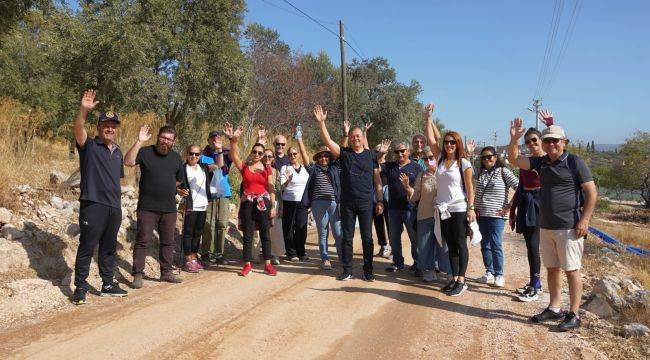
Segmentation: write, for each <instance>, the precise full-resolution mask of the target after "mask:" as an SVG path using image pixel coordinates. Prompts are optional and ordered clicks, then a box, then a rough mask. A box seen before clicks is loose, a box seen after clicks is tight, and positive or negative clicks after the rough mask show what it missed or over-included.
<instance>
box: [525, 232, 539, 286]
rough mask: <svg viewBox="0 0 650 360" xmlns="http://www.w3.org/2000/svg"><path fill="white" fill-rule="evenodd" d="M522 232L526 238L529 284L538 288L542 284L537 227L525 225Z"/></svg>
mask: <svg viewBox="0 0 650 360" xmlns="http://www.w3.org/2000/svg"><path fill="white" fill-rule="evenodd" d="M523 232H524V240H526V250H527V251H526V252H527V254H528V267H529V269H530V286H535V287H537V288H539V287H541V286H542V282H541V280H540V269H541V267H542V263H541V260H540V257H539V227H530V226H527V227H525V228H524V231H523Z"/></svg>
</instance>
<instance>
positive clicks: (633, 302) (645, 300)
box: [625, 290, 650, 308]
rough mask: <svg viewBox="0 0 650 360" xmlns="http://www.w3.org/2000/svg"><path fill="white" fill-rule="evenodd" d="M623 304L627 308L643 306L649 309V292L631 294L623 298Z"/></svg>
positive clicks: (642, 291) (640, 291) (641, 291)
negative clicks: (625, 304) (624, 303)
mask: <svg viewBox="0 0 650 360" xmlns="http://www.w3.org/2000/svg"><path fill="white" fill-rule="evenodd" d="M625 302H626V303H627V305H628V306H634V307H637V306H643V307H646V308H650V291H648V290H637V291H635V292H633V293H632V294H630V295H628V296H626V297H625Z"/></svg>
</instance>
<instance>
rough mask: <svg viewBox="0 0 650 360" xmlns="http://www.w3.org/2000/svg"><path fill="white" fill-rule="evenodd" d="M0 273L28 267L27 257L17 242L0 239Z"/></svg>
mask: <svg viewBox="0 0 650 360" xmlns="http://www.w3.org/2000/svg"><path fill="white" fill-rule="evenodd" d="M0 259H2V261H0V273H5V272H7V271H9V270H11V269H26V268H28V267H29V255H28V253H27V250H25V247H24V246H22V245H21V244H20V243H19V242H14V241H9V240H7V239H5V238H0Z"/></svg>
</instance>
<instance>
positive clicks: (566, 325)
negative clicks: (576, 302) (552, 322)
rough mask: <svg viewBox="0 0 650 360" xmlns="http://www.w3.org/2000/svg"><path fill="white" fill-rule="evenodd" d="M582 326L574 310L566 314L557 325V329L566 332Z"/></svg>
mask: <svg viewBox="0 0 650 360" xmlns="http://www.w3.org/2000/svg"><path fill="white" fill-rule="evenodd" d="M579 327H580V319H579V318H578V317H577V316H576V314H574V313H573V312H571V311H569V312H568V313H566V315H564V320H562V322H561V323H559V324H558V326H557V331H561V332H565V331H570V330H575V329H577V328H579Z"/></svg>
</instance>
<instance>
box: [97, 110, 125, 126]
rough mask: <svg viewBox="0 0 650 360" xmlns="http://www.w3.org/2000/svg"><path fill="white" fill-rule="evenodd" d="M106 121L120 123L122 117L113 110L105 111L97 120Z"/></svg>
mask: <svg viewBox="0 0 650 360" xmlns="http://www.w3.org/2000/svg"><path fill="white" fill-rule="evenodd" d="M104 121H115V122H116V123H118V124H119V123H120V118H119V117H118V116H117V114H116V113H114V112H112V111H107V112H105V113H101V114H99V120H98V121H97V122H104Z"/></svg>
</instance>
